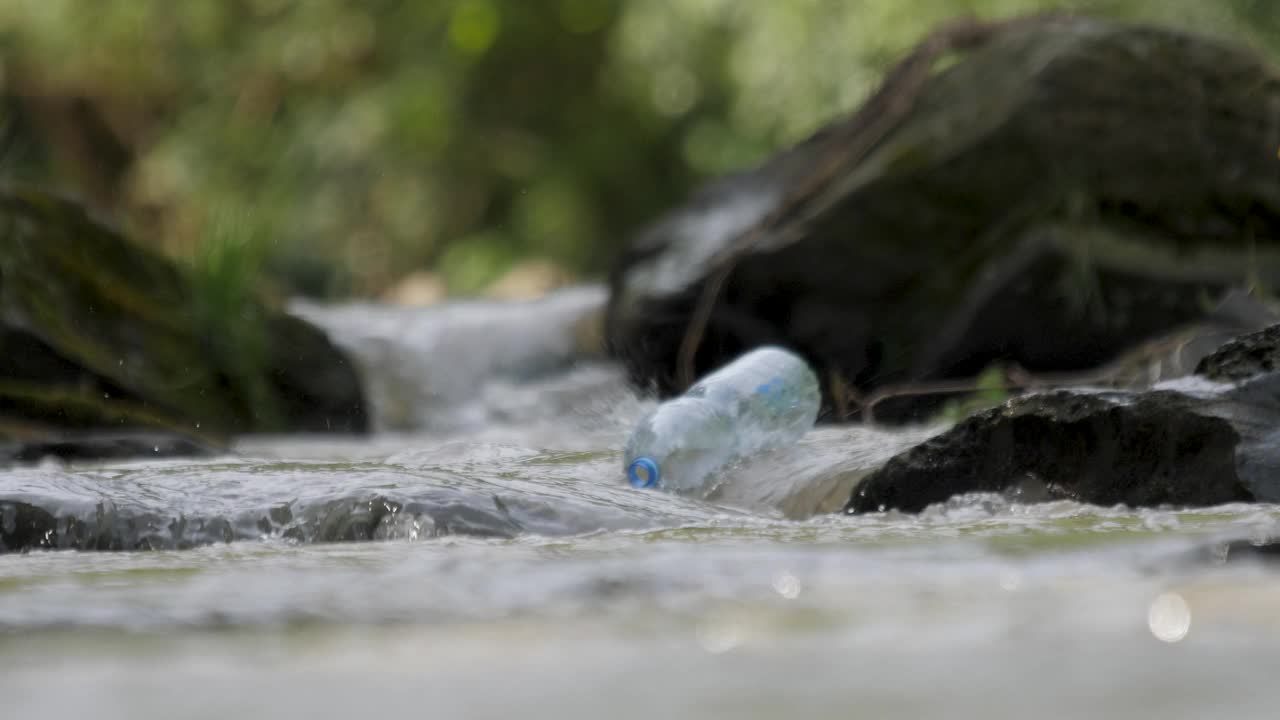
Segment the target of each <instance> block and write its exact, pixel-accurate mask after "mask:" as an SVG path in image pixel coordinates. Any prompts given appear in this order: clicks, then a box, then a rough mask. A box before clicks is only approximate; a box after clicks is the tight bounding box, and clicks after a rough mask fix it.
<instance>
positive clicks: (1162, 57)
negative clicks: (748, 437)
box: [607, 15, 1280, 419]
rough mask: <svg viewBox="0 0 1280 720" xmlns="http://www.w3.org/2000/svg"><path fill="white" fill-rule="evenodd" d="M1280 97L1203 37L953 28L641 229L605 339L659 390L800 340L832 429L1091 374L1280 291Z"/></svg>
mask: <svg viewBox="0 0 1280 720" xmlns="http://www.w3.org/2000/svg"><path fill="white" fill-rule="evenodd" d="M948 51H958V52H957V53H954V54H948ZM944 56H945V57H953V56H954V57H955V60H956V61H955V62H954V63H951V64H950V65H948V66H947V67H946V68H945V69H943V70H935V69H934V66H935V64H937V63H936V61H938V60H940V59H942V58H943V57H944ZM1278 106H1280V78H1278V77H1277V75H1276V74H1275V72H1274V71H1273V70H1272V68H1271V67H1269V66H1268V65H1267V64H1266V63H1265V62H1263V61H1262V60H1261V59H1260V58H1259V57H1257V56H1256V55H1255V54H1253V53H1252V52H1250V51H1248V50H1246V49H1244V48H1240V47H1235V46H1232V45H1230V44H1224V43H1222V42H1219V41H1215V40H1212V39H1208V38H1204V37H1197V36H1194V35H1188V34H1185V33H1182V32H1175V31H1172V30H1167V29H1162V28H1159V27H1148V26H1136V25H1128V24H1114V23H1110V22H1103V21H1099V20H1094V19H1089V18H1081V17H1062V16H1056V15H1055V16H1047V17H1033V18H1029V19H1021V20H1017V21H1012V22H1008V23H997V24H991V25H987V24H981V23H969V22H962V23H959V24H956V25H952V26H949V27H946V28H943V29H941V30H940V31H938V32H937V33H935V34H934V35H932V36H930V37H929V38H928V39H926V41H925V42H924V43H923V44H922V45H921V46H920V48H919V49H918V50H916V51H915V52H914V53H912V54H911V55H909V56H908V57H907V58H906V59H905V60H904V61H903V62H902V64H901V65H899V66H898V67H897V68H895V69H894V70H893V71H892V72H891V73H890V74H889V76H888V77H887V78H886V80H885V83H884V85H883V88H882V89H881V91H880V92H879V94H877V95H876V96H874V97H873V98H872V99H871V100H870V101H869V102H868V103H867V104H866V105H865V106H864V107H863V108H862V109H861V110H860V111H859V112H858V113H856V114H855V115H853V116H852V117H849V118H847V119H845V120H842V121H839V122H837V123H834V124H832V125H830V126H828V127H826V128H824V129H822V130H821V131H819V132H818V133H816V134H815V135H814V136H813V137H811V138H810V139H808V140H806V141H805V142H803V143H800V144H799V145H797V146H795V147H792V148H790V149H788V150H786V151H785V152H782V153H779V154H778V155H777V156H775V157H773V158H771V159H769V160H768V161H767V162H765V163H763V164H762V165H760V166H759V167H757V168H754V169H751V170H747V171H744V172H741V173H738V174H734V175H731V176H728V177H724V178H721V179H718V180H716V181H714V182H712V183H710V184H709V185H708V186H707V187H705V188H704V189H702V190H701V191H699V192H698V193H697V194H696V195H695V196H694V197H692V198H691V199H690V200H689V201H688V203H687V204H686V205H684V206H682V207H679V208H677V209H675V210H673V211H672V212H670V213H668V214H667V215H665V216H663V217H661V218H658V219H657V220H656V221H655V222H654V223H653V224H651V225H650V226H648V227H647V228H644V229H643V230H642V231H641V232H640V233H639V234H638V236H637V237H636V238H635V240H634V242H633V243H632V245H631V247H630V248H629V250H628V252H626V253H625V254H624V256H623V258H622V260H621V262H620V263H619V265H618V267H617V268H616V270H615V272H614V274H613V277H612V296H611V300H610V306H609V310H608V318H607V322H608V326H607V340H608V343H609V347H610V349H611V352H612V353H613V354H614V355H615V356H616V357H618V358H620V359H621V360H622V361H623V362H624V363H625V365H626V367H627V368H628V369H629V372H630V374H631V377H632V379H633V380H634V381H635V382H636V383H637V384H639V385H643V386H646V387H653V388H655V389H656V390H657V391H658V393H659V394H660V395H663V396H667V395H671V394H674V393H678V392H680V391H682V390H683V389H684V388H685V387H687V386H688V385H689V384H690V383H691V382H692V381H693V380H695V379H696V378H697V377H699V376H701V375H702V374H704V373H706V372H707V371H709V370H710V369H712V368H714V367H716V366H719V365H721V364H724V363H725V362H727V361H729V360H730V359H732V358H733V357H735V356H736V355H738V354H740V353H741V352H743V351H744V350H746V349H749V348H751V347H754V346H757V345H760V344H763V343H779V344H783V345H787V346H790V347H792V348H794V349H796V350H798V351H799V352H801V353H802V354H804V355H805V356H806V357H807V358H808V359H809V360H810V361H811V363H812V364H813V365H814V366H815V368H816V369H817V370H818V371H819V374H820V376H821V377H822V379H823V384H824V396H825V399H826V403H827V407H828V409H836V410H839V412H837V413H827V414H826V415H825V417H826V418H828V419H830V418H836V419H843V418H846V417H853V416H855V415H856V411H857V410H858V407H859V403H860V399H861V398H865V397H866V396H868V395H871V394H874V393H875V392H876V391H877V390H879V389H881V388H885V387H889V386H899V385H906V384H914V383H922V382H928V381H935V382H936V381H944V380H948V379H953V378H968V377H972V376H974V375H976V374H978V373H979V372H980V371H982V370H983V369H984V368H985V367H987V366H989V365H991V364H993V363H1006V364H1012V365H1016V366H1020V367H1021V368H1023V369H1024V370H1026V371H1029V372H1033V373H1047V372H1055V371H1078V370H1082V369H1086V368H1091V367H1095V366H1098V365H1099V364H1102V363H1105V362H1108V361H1109V360H1111V359H1113V358H1115V357H1117V356H1118V355H1119V354H1121V353H1122V352H1123V351H1124V350H1125V349H1127V348H1130V347H1132V346H1134V345H1137V344H1139V343H1141V342H1142V341H1144V340H1146V339H1148V338H1152V337H1155V336H1158V335H1160V334H1162V333H1165V332H1167V331H1170V330H1171V329H1173V328H1177V327H1179V326H1181V325H1183V324H1185V323H1188V322H1194V321H1196V320H1197V319H1198V318H1200V317H1201V316H1202V314H1203V313H1204V311H1205V308H1206V306H1207V304H1211V303H1212V302H1213V301H1214V300H1216V299H1217V298H1219V297H1221V296H1222V295H1223V294H1224V293H1225V292H1226V291H1227V290H1228V289H1230V288H1232V287H1237V286H1241V285H1245V284H1247V281H1248V280H1250V279H1258V278H1261V279H1263V280H1264V281H1274V280H1276V279H1278V278H1280V259H1278V257H1277V253H1276V252H1275V246H1276V240H1277V236H1278V235H1280V183H1276V182H1275V178H1276V168H1277V160H1276V149H1277V147H1280V126H1278V125H1277V124H1276V121H1275V118H1274V117H1273V115H1274V112H1273V111H1274V108H1275V107H1278ZM931 407H933V405H929V403H928V402H927V401H924V400H921V396H919V395H913V396H912V400H911V401H910V402H904V403H899V405H898V407H897V409H896V410H894V411H892V412H890V410H891V408H889V407H888V405H886V407H885V409H884V411H882V412H879V413H878V414H877V417H878V418H881V419H892V418H908V417H918V416H919V415H920V414H921V413H922V412H923V411H925V410H928V409H929V408H931Z"/></svg>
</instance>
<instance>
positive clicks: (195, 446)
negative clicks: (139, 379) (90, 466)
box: [0, 431, 219, 463]
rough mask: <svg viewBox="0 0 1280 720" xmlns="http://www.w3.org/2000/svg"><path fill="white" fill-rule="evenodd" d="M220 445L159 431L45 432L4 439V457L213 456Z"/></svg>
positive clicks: (1, 448) (0, 448) (0, 454)
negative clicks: (215, 445) (23, 437)
mask: <svg viewBox="0 0 1280 720" xmlns="http://www.w3.org/2000/svg"><path fill="white" fill-rule="evenodd" d="M218 450H219V449H218V448H214V447H209V446H208V445H203V444H201V443H199V442H197V441H196V440H194V439H193V438H191V437H188V436H186V435H181V434H176V433H156V432H151V433H148V432H133V433H122V432H105V431H104V432H90V433H52V432H50V433H44V434H42V436H41V437H38V438H32V439H29V440H26V441H21V442H16V441H13V440H8V441H0V460H9V461H11V462H20V463H31V462H38V461H41V460H44V459H46V458H56V459H58V460H115V459H121V458H136V457H149V458H171V457H193V456H204V455H213V454H215V453H216V452H218Z"/></svg>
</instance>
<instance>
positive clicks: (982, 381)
mask: <svg viewBox="0 0 1280 720" xmlns="http://www.w3.org/2000/svg"><path fill="white" fill-rule="evenodd" d="M974 385H975V389H974V392H972V393H970V394H967V395H964V396H962V397H959V398H957V399H955V400H951V401H949V402H947V403H946V404H945V405H943V406H942V410H940V411H939V412H938V414H937V417H936V418H935V421H937V422H942V423H947V424H952V423H958V422H960V421H961V420H963V419H965V418H966V417H969V416H970V415H972V414H974V413H976V412H979V411H981V410H986V409H988V408H993V407H995V406H997V405H999V404H1001V403H1003V402H1004V401H1006V400H1008V399H1009V398H1010V397H1011V394H1010V392H1009V385H1008V379H1007V378H1006V373H1005V369H1004V368H1003V367H1001V366H999V365H993V366H991V367H988V368H987V369H985V370H983V371H982V372H981V373H979V374H978V377H977V378H976V379H975V381H974Z"/></svg>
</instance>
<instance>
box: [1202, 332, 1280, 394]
mask: <svg viewBox="0 0 1280 720" xmlns="http://www.w3.org/2000/svg"><path fill="white" fill-rule="evenodd" d="M1278 366H1280V325H1273V326H1271V327H1269V328H1266V329H1264V330H1262V331H1260V332H1256V333H1251V334H1249V335H1244V336H1242V337H1239V338H1236V339H1234V340H1232V341H1230V342H1228V343H1226V344H1225V345H1223V346H1222V347H1220V348H1218V349H1217V350H1216V351H1215V352H1214V353H1213V354H1211V355H1209V356H1208V357H1206V358H1204V359H1203V360H1201V361H1200V363H1199V364H1198V365H1197V366H1196V374H1197V375H1202V376H1204V377H1206V378H1208V379H1210V380H1217V381H1221V382H1233V381H1239V380H1245V379H1248V378H1251V377H1256V376H1258V375H1263V374H1266V373H1273V372H1275V371H1276V369H1277V367H1278Z"/></svg>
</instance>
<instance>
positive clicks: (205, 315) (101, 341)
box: [0, 190, 367, 456]
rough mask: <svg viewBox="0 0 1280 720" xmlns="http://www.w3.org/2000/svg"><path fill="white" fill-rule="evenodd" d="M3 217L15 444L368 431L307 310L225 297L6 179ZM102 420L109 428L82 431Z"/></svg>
mask: <svg viewBox="0 0 1280 720" xmlns="http://www.w3.org/2000/svg"><path fill="white" fill-rule="evenodd" d="M0 226H2V228H3V229H0V349H2V350H3V352H0V439H4V440H6V441H8V442H9V443H10V444H11V445H10V446H12V445H13V444H18V445H25V446H26V447H27V448H28V451H30V452H36V453H37V454H41V453H40V452H39V451H40V448H41V447H42V446H46V447H45V449H46V450H54V451H55V452H53V453H52V454H59V452H63V453H69V454H71V455H80V456H83V455H84V453H89V454H90V455H92V454H94V452H95V450H94V449H95V447H96V448H97V451H96V452H99V453H101V452H105V453H107V454H109V455H113V456H114V455H117V454H118V453H119V452H121V451H122V450H124V449H127V447H129V445H128V443H125V444H122V443H120V442H118V441H117V439H118V438H119V434H120V433H122V432H124V433H136V432H138V431H145V432H160V433H163V434H165V435H166V436H167V437H170V438H172V437H174V436H177V437H180V438H187V440H186V441H180V442H176V443H175V442H172V441H167V442H165V443H164V444H165V446H166V447H167V448H170V449H174V450H175V451H176V450H178V449H180V448H183V447H186V448H190V449H192V450H193V451H194V450H195V449H196V448H197V447H200V448H208V447H217V446H220V445H221V444H222V442H223V438H224V437H226V436H228V435H236V434H245V433H254V432H287V431H294V432H298V431H306V432H359V431H363V430H365V429H366V426H367V420H366V417H365V411H364V401H363V398H362V394H361V389H360V386H359V384H358V381H357V377H356V374H355V372H354V369H353V368H352V367H351V366H350V365H349V364H348V362H347V360H346V358H345V357H344V356H343V355H342V354H341V353H340V352H338V350H337V349H336V348H335V347H334V346H333V345H332V344H331V343H330V342H329V340H328V339H327V338H326V337H325V335H324V334H322V333H321V332H320V331H319V330H317V329H316V328H314V327H312V326H310V325H308V324H307V323H305V322H303V321H302V320H300V319H297V318H294V317H291V316H288V315H284V314H282V313H277V312H273V311H271V310H269V309H267V308H266V307H264V306H262V305H261V304H259V303H257V302H255V301H253V300H252V299H251V298H232V300H234V302H235V304H228V305H226V306H219V305H218V304H217V303H218V302H219V301H225V300H226V299H227V298H226V297H223V296H219V295H217V294H216V292H217V291H218V290H219V288H217V287H213V288H209V289H204V288H201V287H199V286H198V285H197V284H196V283H194V282H193V280H192V278H191V277H189V276H188V275H186V274H184V273H183V272H182V271H180V269H179V268H177V267H176V266H174V265H173V264H171V263H170V262H168V261H167V260H165V259H164V258H162V257H160V256H159V255H157V254H155V253H153V252H151V251H149V250H148V249H146V248H143V247H140V246H137V245H135V244H133V243H131V242H129V241H128V239H126V238H125V237H124V236H123V235H121V234H120V233H118V232H117V231H115V230H113V229H111V228H109V227H107V226H105V225H103V224H101V223H98V222H96V221H94V220H93V219H91V218H90V217H88V215H87V214H86V213H85V212H84V211H83V209H82V208H81V207H80V206H78V205H76V204H75V203H72V202H70V201H67V200H63V199H59V198H56V197H52V196H49V195H46V194H43V193H39V192H35V191H31V190H7V191H4V192H3V193H0ZM98 432H106V433H108V434H109V436H110V437H109V438H104V440H103V441H101V442H99V441H97V440H94V439H92V438H91V437H89V436H88V435H86V433H88V434H90V435H91V434H93V433H98ZM68 433H71V434H70V435H69V434H68ZM111 438H116V439H111ZM54 446H57V447H54ZM59 447H60V448H61V451H58V448H59ZM154 447H156V444H155V443H153V444H151V445H145V444H144V445H141V446H139V449H141V450H143V451H144V452H145V451H147V450H152V449H154ZM15 452H16V453H17V454H18V455H21V454H22V453H21V449H20V448H19V449H18V450H15Z"/></svg>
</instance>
